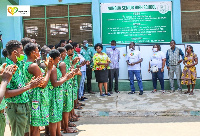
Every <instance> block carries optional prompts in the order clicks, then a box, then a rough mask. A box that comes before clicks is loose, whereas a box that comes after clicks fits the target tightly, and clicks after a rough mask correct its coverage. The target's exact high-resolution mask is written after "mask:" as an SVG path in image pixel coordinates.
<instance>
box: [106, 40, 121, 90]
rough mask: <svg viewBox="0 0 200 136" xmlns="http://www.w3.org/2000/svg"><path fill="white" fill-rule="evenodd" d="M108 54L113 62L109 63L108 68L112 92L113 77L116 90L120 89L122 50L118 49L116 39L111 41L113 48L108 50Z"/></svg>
mask: <svg viewBox="0 0 200 136" xmlns="http://www.w3.org/2000/svg"><path fill="white" fill-rule="evenodd" d="M106 54H107V55H108V57H109V58H110V61H111V63H110V64H109V66H110V69H109V70H108V78H109V88H108V91H109V92H110V94H112V88H113V79H114V78H115V88H114V90H115V92H116V93H119V91H118V76H119V59H120V51H119V50H118V49H116V41H115V40H112V41H111V49H109V50H107V51H106Z"/></svg>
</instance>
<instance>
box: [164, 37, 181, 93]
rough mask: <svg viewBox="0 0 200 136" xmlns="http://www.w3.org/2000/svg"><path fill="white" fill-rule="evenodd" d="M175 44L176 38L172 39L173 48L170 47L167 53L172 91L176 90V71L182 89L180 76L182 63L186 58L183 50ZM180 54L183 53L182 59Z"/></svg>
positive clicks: (179, 89) (179, 87) (179, 88)
mask: <svg viewBox="0 0 200 136" xmlns="http://www.w3.org/2000/svg"><path fill="white" fill-rule="evenodd" d="M175 45H176V42H175V41H174V40H171V42H170V47H171V48H170V49H168V50H167V53H166V65H167V69H168V71H169V72H168V73H169V82H170V87H171V91H172V92H175V88H174V72H175V74H176V78H177V84H178V91H182V88H181V82H180V78H181V65H180V63H181V62H182V61H183V60H184V54H183V52H182V50H181V49H179V48H177V47H176V46H175ZM180 55H181V58H182V59H180Z"/></svg>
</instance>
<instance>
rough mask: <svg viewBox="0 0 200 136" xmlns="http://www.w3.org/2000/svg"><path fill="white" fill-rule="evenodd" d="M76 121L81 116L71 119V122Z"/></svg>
mask: <svg viewBox="0 0 200 136" xmlns="http://www.w3.org/2000/svg"><path fill="white" fill-rule="evenodd" d="M76 121H79V118H71V119H70V122H76Z"/></svg>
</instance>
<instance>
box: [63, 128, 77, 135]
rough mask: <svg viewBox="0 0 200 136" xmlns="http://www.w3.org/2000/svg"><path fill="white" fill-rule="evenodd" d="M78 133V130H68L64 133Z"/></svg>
mask: <svg viewBox="0 0 200 136" xmlns="http://www.w3.org/2000/svg"><path fill="white" fill-rule="evenodd" d="M77 132H78V131H77V130H73V129H67V130H65V131H63V133H64V134H66V133H77Z"/></svg>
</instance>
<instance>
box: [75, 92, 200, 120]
mask: <svg viewBox="0 0 200 136" xmlns="http://www.w3.org/2000/svg"><path fill="white" fill-rule="evenodd" d="M184 91H186V90H184ZM127 93H128V92H121V93H118V94H117V93H113V94H112V96H105V97H102V96H100V95H99V93H97V92H96V94H94V95H91V94H85V96H86V97H88V98H89V99H88V100H86V101H85V102H84V103H85V104H86V106H84V107H83V109H82V110H78V111H77V112H78V114H80V115H82V116H190V115H200V112H199V111H200V90H197V89H196V90H195V92H194V95H189V94H181V93H180V92H175V93H170V92H166V93H165V94H162V93H161V92H156V93H151V92H150V91H147V92H144V94H143V95H138V93H136V94H127Z"/></svg>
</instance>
